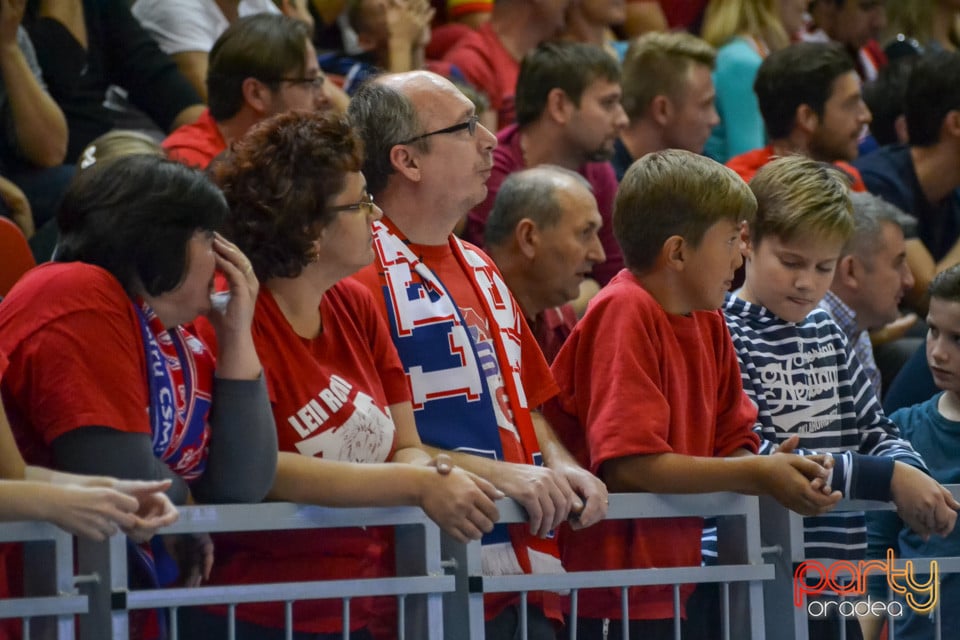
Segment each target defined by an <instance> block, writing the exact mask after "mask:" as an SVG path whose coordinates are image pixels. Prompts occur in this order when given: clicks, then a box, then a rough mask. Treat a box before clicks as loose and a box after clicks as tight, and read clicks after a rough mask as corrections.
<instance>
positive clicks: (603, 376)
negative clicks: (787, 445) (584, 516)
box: [544, 270, 759, 619]
mask: <svg viewBox="0 0 960 640" xmlns="http://www.w3.org/2000/svg"><path fill="white" fill-rule="evenodd" d="M552 370H553V373H554V376H555V377H556V379H557V383H558V384H559V385H560V393H559V395H558V396H557V397H556V398H555V399H554V400H551V401H550V402H548V403H547V405H546V406H545V407H544V413H545V414H546V416H547V418H548V419H549V420H550V422H551V424H552V425H553V427H554V429H555V430H556V432H557V435H558V436H559V437H560V438H561V439H562V441H563V442H564V444H565V445H566V446H567V448H568V449H569V450H570V452H571V453H573V455H575V456H576V457H577V460H578V461H579V462H580V463H581V464H582V465H583V466H584V467H585V468H587V469H590V470H591V471H593V472H594V473H599V472H600V469H601V466H602V465H603V463H604V462H605V461H607V460H612V459H615V458H623V457H626V456H635V455H647V454H656V453H667V452H674V453H680V454H684V455H691V456H716V457H722V456H728V455H730V454H731V453H733V452H734V451H736V450H737V449H739V448H741V447H743V448H746V449H749V450H751V451H754V452H756V450H757V447H758V445H759V440H758V438H757V436H756V434H755V433H754V432H753V430H752V427H753V425H754V423H755V422H756V416H757V410H756V407H755V406H754V405H753V403H752V402H751V401H750V399H749V398H748V397H747V395H746V394H745V393H744V392H743V386H742V383H741V380H740V367H739V365H738V364H737V356H736V352H735V351H734V348H733V343H732V341H731V339H730V334H729V333H728V331H727V325H726V323H725V322H724V319H723V315H722V314H721V313H720V311H695V312H693V313H692V314H690V315H689V316H681V315H673V314H668V313H666V312H665V311H664V310H663V307H661V306H660V304H659V303H658V302H657V301H656V300H655V299H654V298H653V297H652V296H651V295H650V294H649V293H647V291H646V290H645V289H643V287H642V286H641V285H640V283H639V282H638V281H637V280H636V278H635V277H634V276H633V275H632V274H631V273H630V272H629V271H626V270H624V271H621V272H620V273H619V274H618V275H617V276H616V277H614V279H613V280H611V281H610V284H608V285H607V286H606V287H604V289H602V290H601V291H600V293H599V294H597V296H596V297H595V298H594V299H593V300H592V301H591V303H590V307H589V308H588V309H587V313H586V315H584V317H583V318H581V319H580V321H579V322H578V323H577V326H576V327H574V329H573V333H571V334H570V337H569V338H568V339H567V342H566V344H565V345H564V346H563V348H562V349H561V350H560V353H559V354H558V355H557V359H556V360H554V362H553V367H552ZM702 525H703V521H702V519H701V518H682V519H672V518H664V519H651V520H637V521H629V520H623V521H615V520H610V521H605V522H601V523H600V524H597V525H594V526H592V527H589V528H587V529H584V530H581V531H570V530H568V529H566V528H565V529H563V530H562V537H561V540H560V545H561V553H562V557H563V563H564V566H565V567H566V568H567V570H569V571H590V570H601V569H632V568H651V567H680V566H699V565H700V535H701V530H702ZM692 591H693V586H692V585H687V586H685V587H683V588H682V589H681V605H683V604H684V603H685V602H686V599H687V598H688V597H689V595H690V593H691V592H692ZM629 600H630V603H629V605H630V618H631V619H661V618H671V617H673V588H672V587H671V586H669V585H667V586H655V587H634V588H631V589H630V591H629ZM579 612H580V615H581V616H583V617H587V618H618V617H620V615H621V608H620V590H619V589H602V590H593V589H592V590H588V591H583V592H581V593H580V604H579Z"/></svg>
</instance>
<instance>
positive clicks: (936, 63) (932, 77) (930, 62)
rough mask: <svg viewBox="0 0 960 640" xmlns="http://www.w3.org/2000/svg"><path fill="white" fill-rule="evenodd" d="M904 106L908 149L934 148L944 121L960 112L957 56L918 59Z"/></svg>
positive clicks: (931, 55)
mask: <svg viewBox="0 0 960 640" xmlns="http://www.w3.org/2000/svg"><path fill="white" fill-rule="evenodd" d="M904 106H905V109H904V113H905V114H906V116H907V131H908V132H909V135H910V145H911V146H918V147H928V146H930V145H932V144H936V142H937V141H938V140H939V139H940V128H941V127H942V126H943V120H944V118H946V117H947V114H948V113H950V112H951V111H954V110H957V109H960V52H953V51H938V52H936V53H928V54H925V55H923V56H920V58H919V59H918V60H917V61H916V63H915V64H914V65H913V70H912V71H911V72H910V79H909V80H908V81H907V94H906V98H905V100H904Z"/></svg>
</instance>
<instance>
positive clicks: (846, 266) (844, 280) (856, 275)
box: [833, 254, 860, 289]
mask: <svg viewBox="0 0 960 640" xmlns="http://www.w3.org/2000/svg"><path fill="white" fill-rule="evenodd" d="M833 279H834V281H836V282H839V283H841V284H842V285H843V286H844V287H846V288H848V289H859V288H860V263H859V261H858V260H857V258H856V257H855V256H854V255H852V254H850V255H845V256H842V257H841V258H840V260H838V261H837V270H836V271H835V272H834V274H833Z"/></svg>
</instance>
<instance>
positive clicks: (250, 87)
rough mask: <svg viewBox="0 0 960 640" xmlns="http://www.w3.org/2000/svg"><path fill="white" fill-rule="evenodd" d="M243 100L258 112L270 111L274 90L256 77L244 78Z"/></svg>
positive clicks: (241, 89)
mask: <svg viewBox="0 0 960 640" xmlns="http://www.w3.org/2000/svg"><path fill="white" fill-rule="evenodd" d="M240 91H241V92H242V93H243V101H244V102H245V103H247V104H248V105H249V106H250V108H251V109H253V110H254V111H255V112H256V113H258V114H267V113H270V111H271V107H272V106H273V91H271V89H270V87H269V86H267V85H266V84H265V83H263V82H261V81H260V80H257V79H256V78H244V80H243V83H242V84H241V85H240Z"/></svg>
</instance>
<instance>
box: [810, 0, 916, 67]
mask: <svg viewBox="0 0 960 640" xmlns="http://www.w3.org/2000/svg"><path fill="white" fill-rule="evenodd" d="M914 1H915V0H910V2H914ZM810 15H811V16H812V17H813V24H812V26H811V28H812V30H811V31H809V32H807V33H804V35H803V39H804V40H807V41H810V42H839V43H840V44H841V45H843V47H844V49H846V51H847V54H848V55H849V56H850V59H851V60H853V63H854V67H855V69H856V70H857V74H858V75H859V76H860V79H861V80H863V81H864V82H869V81H871V80H875V79H876V77H877V73H878V72H879V71H880V69H881V68H883V66H884V65H886V64H887V56H886V54H884V53H883V50H882V49H881V48H880V45H879V44H878V43H877V38H879V37H880V36H881V34H882V33H883V30H884V28H885V27H886V25H887V11H886V7H885V1H884V0H813V2H812V3H811V4H810Z"/></svg>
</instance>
